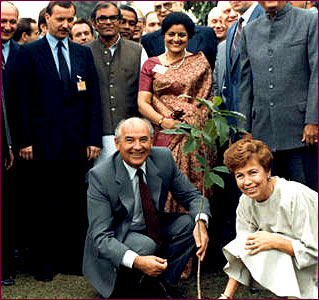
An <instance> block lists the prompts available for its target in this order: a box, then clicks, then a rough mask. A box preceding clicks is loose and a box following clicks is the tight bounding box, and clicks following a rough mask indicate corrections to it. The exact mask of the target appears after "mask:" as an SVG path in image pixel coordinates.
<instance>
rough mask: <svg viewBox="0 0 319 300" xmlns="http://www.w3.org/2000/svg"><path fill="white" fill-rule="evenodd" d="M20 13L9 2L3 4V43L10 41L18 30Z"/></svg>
mask: <svg viewBox="0 0 319 300" xmlns="http://www.w3.org/2000/svg"><path fill="white" fill-rule="evenodd" d="M17 26H18V12H17V10H16V8H15V7H14V6H13V5H11V4H10V3H8V2H1V41H2V42H7V41H9V40H10V39H11V38H12V37H13V35H14V33H15V32H16V30H17Z"/></svg>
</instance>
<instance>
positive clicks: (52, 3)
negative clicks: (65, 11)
mask: <svg viewBox="0 0 319 300" xmlns="http://www.w3.org/2000/svg"><path fill="white" fill-rule="evenodd" d="M56 5H57V6H61V7H63V8H70V7H72V6H73V7H74V15H75V14H76V6H75V4H74V3H73V2H72V1H50V2H49V4H48V6H47V8H46V11H45V12H46V13H47V14H49V15H50V16H51V15H52V9H53V7H54V6H56Z"/></svg>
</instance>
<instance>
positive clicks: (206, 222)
mask: <svg viewBox="0 0 319 300" xmlns="http://www.w3.org/2000/svg"><path fill="white" fill-rule="evenodd" d="M198 220H202V221H204V222H205V225H206V227H207V228H208V215H206V214H204V213H201V214H200V215H199V214H197V216H196V218H195V222H197V221H198Z"/></svg>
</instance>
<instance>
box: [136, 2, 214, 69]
mask: <svg viewBox="0 0 319 300" xmlns="http://www.w3.org/2000/svg"><path fill="white" fill-rule="evenodd" d="M154 8H155V9H154V10H155V11H156V12H157V17H158V19H159V21H160V22H162V21H163V20H164V18H165V17H166V16H167V15H168V14H170V13H171V12H176V11H183V8H184V2H183V1H155V2H154ZM217 44H218V42H217V38H216V35H215V32H214V30H212V29H211V28H209V27H206V26H196V27H195V34H194V36H193V37H192V38H191V39H190V40H189V42H188V46H187V50H188V51H189V52H192V53H198V52H199V51H202V52H203V53H204V54H205V56H206V58H207V60H208V61H209V63H210V66H211V68H212V70H213V69H214V66H215V59H216V54H217ZM142 45H143V47H144V49H145V50H146V53H147V55H148V57H152V56H158V55H160V54H162V53H164V52H165V44H164V38H163V36H162V35H161V30H157V31H155V32H152V33H149V34H146V35H143V36H142Z"/></svg>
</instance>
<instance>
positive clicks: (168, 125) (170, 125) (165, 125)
mask: <svg viewBox="0 0 319 300" xmlns="http://www.w3.org/2000/svg"><path fill="white" fill-rule="evenodd" d="M179 123H181V122H180V121H177V120H174V119H169V118H165V119H164V120H163V122H162V124H161V127H162V129H174V128H175V126H174V125H175V124H179Z"/></svg>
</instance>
